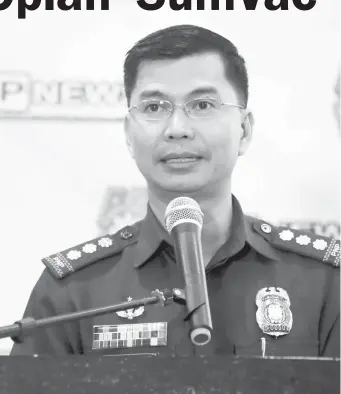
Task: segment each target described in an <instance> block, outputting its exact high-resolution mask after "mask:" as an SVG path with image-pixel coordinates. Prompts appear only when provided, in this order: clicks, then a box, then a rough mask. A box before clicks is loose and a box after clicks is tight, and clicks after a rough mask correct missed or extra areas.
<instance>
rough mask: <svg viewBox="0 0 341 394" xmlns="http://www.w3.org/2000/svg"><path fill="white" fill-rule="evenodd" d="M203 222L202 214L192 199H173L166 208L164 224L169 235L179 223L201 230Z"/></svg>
mask: <svg viewBox="0 0 341 394" xmlns="http://www.w3.org/2000/svg"><path fill="white" fill-rule="evenodd" d="M203 222H204V214H203V212H202V211H201V209H200V206H199V204H198V203H197V202H196V201H195V200H193V198H190V197H177V198H174V200H172V201H171V202H170V203H169V204H168V206H167V208H166V213H165V224H166V229H167V231H168V233H169V234H170V233H171V231H172V230H173V228H174V227H175V226H177V225H178V224H180V223H194V224H196V225H197V226H199V227H200V229H201V228H202V225H203Z"/></svg>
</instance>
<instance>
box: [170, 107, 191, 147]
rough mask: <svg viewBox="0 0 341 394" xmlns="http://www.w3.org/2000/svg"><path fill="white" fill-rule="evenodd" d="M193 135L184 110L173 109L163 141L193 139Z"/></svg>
mask: <svg viewBox="0 0 341 394" xmlns="http://www.w3.org/2000/svg"><path fill="white" fill-rule="evenodd" d="M194 134H195V133H194V130H193V129H192V127H190V125H189V121H188V116H187V114H186V112H185V110H184V109H183V108H180V107H174V109H173V112H172V114H171V116H170V118H169V119H168V122H167V126H166V129H165V133H164V136H165V139H166V140H172V139H179V140H180V139H193V138H194Z"/></svg>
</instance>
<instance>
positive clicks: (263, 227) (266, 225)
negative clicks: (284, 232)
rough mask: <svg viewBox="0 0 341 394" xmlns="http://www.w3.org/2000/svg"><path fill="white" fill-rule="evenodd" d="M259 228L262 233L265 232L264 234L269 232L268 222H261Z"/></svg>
mask: <svg viewBox="0 0 341 394" xmlns="http://www.w3.org/2000/svg"><path fill="white" fill-rule="evenodd" d="M260 228H261V230H262V231H263V232H264V233H266V234H269V233H271V227H270V226H269V225H268V224H266V223H263V224H262V225H261V226H260Z"/></svg>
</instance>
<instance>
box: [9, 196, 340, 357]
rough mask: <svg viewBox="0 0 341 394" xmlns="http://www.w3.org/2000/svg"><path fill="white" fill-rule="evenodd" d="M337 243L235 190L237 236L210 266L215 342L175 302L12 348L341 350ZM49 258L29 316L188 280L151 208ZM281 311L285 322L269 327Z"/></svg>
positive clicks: (51, 332)
mask: <svg viewBox="0 0 341 394" xmlns="http://www.w3.org/2000/svg"><path fill="white" fill-rule="evenodd" d="M339 251H340V243H339V242H338V241H336V240H333V239H330V238H326V237H320V236H318V235H316V234H313V233H307V232H302V231H299V230H292V229H288V228H277V227H275V226H272V225H270V224H268V223H265V222H263V221H261V220H258V219H254V218H251V217H247V216H245V215H244V214H243V212H242V209H241V207H240V205H239V203H238V201H237V199H236V198H235V197H233V218H232V231H231V236H230V238H229V239H228V241H227V242H226V243H225V244H224V245H223V246H222V247H221V248H220V249H219V250H218V251H217V253H216V254H215V256H214V257H213V258H212V260H211V261H210V262H209V264H208V265H207V267H206V273H207V275H206V278H207V288H208V294H209V300H210V307H211V315H212V322H213V334H212V340H211V342H210V343H209V344H208V345H205V346H202V347H196V346H194V345H192V343H191V341H190V339H189V330H190V325H189V322H188V321H187V320H186V321H185V317H186V307H185V306H183V305H181V304H178V303H171V304H169V305H167V306H164V307H162V306H158V305H150V306H145V307H140V308H135V309H130V310H128V311H125V312H122V311H121V312H118V313H116V312H112V313H109V314H106V315H101V316H96V317H92V318H87V319H83V320H79V321H77V322H72V323H65V324H62V325H57V326H54V327H49V328H41V329H37V330H36V331H34V333H33V335H31V336H28V337H25V338H24V341H23V342H21V343H16V344H14V347H13V349H12V353H11V354H12V355H16V354H51V355H62V354H98V355H122V354H135V355H136V354H151V355H172V356H174V355H177V356H193V355H213V354H227V355H256V356H260V355H266V356H270V355H271V356H312V357H318V356H324V357H327V356H332V357H334V356H336V357H338V356H339V352H340V345H339V335H340V329H339V269H338V268H337V266H338V265H339V261H340V257H339V256H340V255H339ZM43 262H44V264H45V265H46V269H45V270H44V272H43V273H42V275H41V277H40V279H39V280H38V282H37V284H36V286H35V287H34V289H33V291H32V294H31V296H30V299H29V302H28V305H27V307H26V310H25V313H24V316H25V317H27V316H32V317H34V318H35V319H40V318H44V317H50V316H55V315H60V314H65V313H72V312H76V311H81V310H87V309H91V308H96V307H104V306H109V305H113V304H116V303H121V302H124V301H130V300H132V299H134V300H136V299H140V298H144V297H148V296H150V294H151V292H152V291H153V290H155V289H164V288H167V289H174V288H180V289H181V288H183V279H182V275H181V270H180V267H178V266H177V264H176V262H175V257H174V249H173V247H172V240H171V238H170V236H169V235H168V234H167V232H166V231H165V230H164V228H163V227H162V226H161V224H160V223H159V222H158V220H157V219H156V217H155V216H154V214H153V213H152V211H151V209H150V208H149V209H148V212H147V215H146V218H145V219H144V220H142V221H141V222H138V223H136V224H134V225H133V226H128V227H125V228H124V229H122V230H121V231H119V232H118V233H116V234H114V235H107V236H103V237H100V238H97V239H95V240H92V241H88V242H85V243H84V244H81V245H78V246H76V247H74V248H70V249H68V250H66V251H63V252H60V253H57V254H54V255H51V256H49V257H47V258H45V259H43ZM260 290H261V291H262V292H263V293H262V294H263V295H264V294H265V295H266V293H264V292H268V294H271V295H272V296H274V298H271V297H272V296H271V297H270V304H271V303H272V304H271V305H270V304H269V299H268V303H267V302H266V298H263V299H262V300H261V303H260V304H258V305H256V296H257V294H258V293H259V291H260ZM276 292H277V293H276ZM276 294H278V295H279V297H277V298H276ZM285 294H286V295H285ZM276 300H277V301H276ZM283 300H284V302H283ZM281 311H282V312H281ZM283 311H284V312H283ZM283 314H284V315H283ZM283 316H284V317H285V319H284V320H285V321H284V323H283ZM266 318H267V319H268V320H266ZM281 318H282V323H283V328H284V329H285V328H287V332H286V333H285V334H284V335H280V336H273V335H271V330H272V329H273V328H274V327H275V326H276V324H279V323H281ZM269 319H270V320H269ZM271 319H272V320H271ZM276 319H277V320H276ZM262 322H263V323H264V322H267V324H266V325H265V326H262V324H261V323H262ZM288 327H289V328H290V329H288ZM266 330H268V331H266Z"/></svg>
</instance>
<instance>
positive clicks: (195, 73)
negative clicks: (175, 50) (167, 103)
mask: <svg viewBox="0 0 341 394" xmlns="http://www.w3.org/2000/svg"><path fill="white" fill-rule="evenodd" d="M206 88H212V90H216V91H217V93H218V94H219V95H220V96H221V98H222V99H224V100H237V94H236V92H235V89H234V88H233V86H232V85H231V83H230V82H229V81H228V80H227V78H226V74H225V65H224V63H223V61H222V59H221V57H220V55H219V54H216V53H203V54H196V55H192V56H186V57H183V58H180V59H169V60H168V59H167V60H148V61H143V62H142V63H141V64H140V66H139V69H138V73H137V78H136V83H135V87H134V89H133V91H132V95H131V100H132V101H138V100H140V99H143V98H144V97H145V96H147V95H148V92H154V91H159V92H161V93H162V95H163V96H166V97H168V98H172V99H173V100H176V99H180V100H181V99H183V98H186V97H188V96H190V94H191V92H193V91H196V90H198V89H206Z"/></svg>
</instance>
